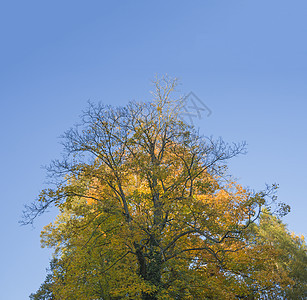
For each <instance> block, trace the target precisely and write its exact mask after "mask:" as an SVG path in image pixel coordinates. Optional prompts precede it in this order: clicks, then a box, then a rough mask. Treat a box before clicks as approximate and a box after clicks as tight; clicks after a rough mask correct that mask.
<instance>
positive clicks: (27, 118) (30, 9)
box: [0, 0, 307, 300]
mask: <svg viewBox="0 0 307 300" xmlns="http://www.w3.org/2000/svg"><path fill="white" fill-rule="evenodd" d="M306 36H307V1H306V0H302V1H299V0H292V1H282V0H278V1H277V0H276V1H275V0H270V1H267V0H257V1H247V0H241V1H240V0H233V1H229V0H224V1H223V0H220V1H213V0H211V1H207V0H206V1H204V0H199V1H76V0H74V1H69V0H67V1H57V0H54V1H31V0H29V1H14V0H11V1H0V43H1V47H0V103H1V118H0V128H1V132H0V141H1V147H0V165H1V173H0V185H1V208H2V213H1V218H0V222H1V224H0V225H1V226H0V230H1V235H0V236H1V247H0V259H1V271H0V291H1V292H0V299H5V300H23V299H28V296H29V294H30V293H31V292H35V291H36V290H37V289H38V287H39V285H40V284H41V283H42V282H43V280H44V278H45V274H46V273H45V268H46V267H48V263H49V259H50V257H51V251H50V250H48V249H41V248H40V237H39V234H40V231H41V229H42V227H43V226H44V225H46V224H48V223H49V222H51V221H52V220H53V218H54V216H55V212H51V213H50V214H46V215H44V216H42V217H40V218H39V219H37V220H36V222H35V224H34V226H35V227H34V228H32V227H31V226H26V227H23V226H20V225H19V224H18V220H20V217H21V213H22V209H23V205H24V204H26V203H30V202H31V201H33V200H34V199H35V198H36V196H37V195H38V193H39V191H40V190H41V189H42V188H43V187H45V185H44V181H45V179H46V178H45V171H44V170H43V169H41V166H42V165H46V164H48V163H49V162H50V160H51V159H56V158H60V155H61V151H62V150H61V146H60V145H59V139H58V137H59V136H60V135H61V134H62V133H63V132H64V131H65V130H67V129H68V128H70V127H71V126H72V125H73V124H74V123H76V122H77V121H78V118H79V115H80V113H81V111H82V109H85V108H86V107H87V101H88V100H89V99H90V100H92V101H93V102H98V101H101V102H102V103H105V104H113V105H125V104H127V102H128V101H129V100H150V99H151V95H150V93H149V91H150V90H151V89H152V86H151V80H152V79H153V78H154V76H155V74H158V75H163V74H169V75H170V76H172V77H178V78H179V79H180V81H181V83H182V84H181V85H180V86H179V90H180V91H179V92H180V93H182V94H188V93H189V92H190V91H193V92H194V93H195V94H196V95H197V96H198V97H199V98H200V99H201V100H202V102H203V103H205V105H207V106H208V107H209V108H210V110H211V111H212V114H211V115H210V116H209V117H208V116H206V115H202V117H201V119H199V120H196V119H195V120H194V121H195V125H196V126H197V127H198V128H199V129H200V132H201V133H202V134H204V135H206V136H210V135H213V136H214V137H219V136H221V137H223V139H224V140H225V141H228V142H230V143H231V142H240V141H246V142H247V143H248V154H247V155H244V156H240V157H237V158H234V159H233V160H232V162H231V163H230V173H232V174H233V175H234V176H235V177H236V178H238V180H239V182H240V183H242V184H243V185H244V186H248V187H250V188H254V189H261V188H263V187H264V185H265V183H275V182H276V183H279V185H280V189H279V192H278V195H279V200H280V201H284V202H286V203H288V204H289V205H290V206H291V207H292V211H291V213H290V214H289V215H288V216H287V217H286V218H285V219H284V221H285V222H286V223H288V227H289V229H290V230H293V231H295V232H296V233H298V234H299V233H301V234H306V221H305V219H306V209H307V205H306V203H307V202H306V200H307V199H306V198H307V196H306V195H307V193H306V186H307V175H306V170H307V159H306V154H307V153H306V149H307V139H306V138H307V134H306V132H307V121H306V113H307V85H306V83H307V60H306V57H307V39H306Z"/></svg>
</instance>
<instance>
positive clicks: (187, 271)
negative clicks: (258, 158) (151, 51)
mask: <svg viewBox="0 0 307 300" xmlns="http://www.w3.org/2000/svg"><path fill="white" fill-rule="evenodd" d="M175 87H176V80H169V79H167V78H163V79H161V80H157V81H155V91H154V93H153V100H152V101H149V102H144V103H139V102H130V103H129V104H128V105H127V106H125V107H112V106H104V105H101V104H98V105H95V104H90V105H89V108H88V109H87V110H86V111H85V112H83V115H82V117H81V121H80V123H79V124H78V125H76V126H75V127H73V128H72V129H70V130H68V131H67V132H65V134H64V135H63V137H62V144H63V146H64V150H65V154H64V156H63V159H61V160H56V161H53V162H52V164H51V165H50V166H49V167H48V174H49V176H50V181H51V182H52V184H53V186H50V187H49V188H47V189H44V190H42V192H41V194H40V195H39V197H38V199H37V201H35V202H34V203H33V204H32V205H30V206H28V207H27V210H26V211H25V222H32V221H33V219H34V218H35V217H36V216H38V215H40V214H41V213H43V212H44V211H45V210H46V209H47V208H48V207H50V206H51V205H55V206H56V207H58V209H59V215H58V217H57V219H56V220H55V221H54V222H53V223H51V224H49V225H47V226H46V227H45V228H44V230H43V231H42V234H41V237H42V246H43V247H53V248H54V249H55V253H54V256H55V258H56V260H55V261H54V263H53V266H52V268H51V273H50V274H49V275H48V276H49V277H47V282H46V284H47V287H48V290H47V292H48V291H49V290H50V291H51V294H50V293H49V294H48V293H47V294H48V295H49V296H48V297H49V298H48V297H47V296H44V297H46V298H43V296H42V297H41V298H39V295H38V294H37V295H38V296H37V295H36V297H37V298H33V299H146V300H147V299H154V300H156V299H257V298H261V297H262V298H265V297H266V298H267V299H278V297H281V299H282V297H283V296H284V293H286V292H287V291H288V292H290V290H293V289H292V287H295V286H296V282H300V283H299V286H298V287H297V289H296V290H295V291H296V292H297V293H298V294H302V291H303V290H304V287H303V283H302V282H303V279H302V276H301V275H300V272H301V269H302V268H305V266H304V265H303V266H301V265H300V264H297V263H295V262H294V258H293V257H292V253H293V255H294V256H295V257H300V261H301V262H302V263H303V262H304V263H306V252H305V251H306V247H305V244H304V241H303V240H302V239H300V238H298V237H294V236H291V235H290V234H289V233H288V232H287V230H286V228H285V227H283V225H281V224H282V223H278V222H279V221H277V220H278V219H276V218H275V217H273V216H272V213H271V212H269V210H266V211H264V208H265V207H266V208H267V209H271V210H273V209H275V208H276V207H275V206H276V203H277V202H276V197H275V190H276V188H277V186H276V185H272V186H266V188H265V189H264V190H262V191H258V192H254V191H251V190H248V189H246V188H244V187H242V186H241V185H239V184H238V183H237V182H236V181H235V180H233V179H232V177H231V176H230V175H229V174H228V173H227V161H228V160H229V159H231V158H232V157H234V156H237V155H239V154H240V153H244V152H245V143H240V144H232V145H228V144H226V143H225V142H224V141H223V140H222V139H217V140H214V139H213V138H205V137H203V136H201V135H200V134H199V133H198V132H197V131H196V130H195V128H193V127H192V126H189V125H188V124H186V123H185V122H184V121H182V120H181V119H180V118H179V115H178V105H177V104H178V103H180V99H174V98H173V94H172V93H173V91H174V89H175ZM178 101H179V102H178ZM277 207H278V209H277V210H276V209H275V213H277V214H279V215H284V214H286V213H287V212H288V211H289V207H288V206H287V205H285V204H280V203H279V205H277ZM265 216H268V217H265ZM273 229H274V230H276V231H278V233H279V234H280V240H279V237H276V238H275V237H274V238H272V237H271V233H272V230H273ZM282 236H283V237H282ZM285 247H289V250H290V251H291V254H285V253H284V252H283V251H284V249H285ZM287 249H288V248H287ZM294 253H295V254H294ZM283 255H284V256H283ZM304 270H306V269H304ZM291 272H292V273H291ZM304 272H306V271H304ZM297 278H299V280H298V281H297ZM42 290H44V286H42ZM293 291H294V290H293ZM295 291H294V292H295ZM40 293H41V294H42V295H43V294H44V293H43V292H42V291H40ZM31 297H35V295H32V296H31ZM298 299H299V298H298Z"/></svg>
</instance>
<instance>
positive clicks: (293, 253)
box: [254, 210, 307, 300]
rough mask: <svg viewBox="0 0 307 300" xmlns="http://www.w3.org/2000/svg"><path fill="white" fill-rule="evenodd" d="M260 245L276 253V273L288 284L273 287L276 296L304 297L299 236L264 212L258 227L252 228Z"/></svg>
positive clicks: (306, 257) (306, 255)
mask: <svg viewBox="0 0 307 300" xmlns="http://www.w3.org/2000/svg"><path fill="white" fill-rule="evenodd" d="M254 231H255V235H256V237H257V239H258V243H259V244H266V245H267V246H269V247H271V248H273V249H274V252H275V253H276V254H277V256H276V259H275V260H274V263H275V267H276V270H277V271H278V272H279V273H281V272H283V273H286V274H287V276H288V277H289V278H290V281H291V282H290V284H288V285H287V286H286V287H285V288H284V289H281V287H280V286H278V285H276V287H275V288H276V290H275V293H276V294H277V295H279V296H280V297H281V298H282V299H297V300H299V299H302V300H303V299H306V298H307V247H306V243H305V240H304V236H302V237H299V236H297V235H295V234H294V233H290V232H289V231H288V230H287V227H286V225H285V224H283V223H282V221H281V220H280V219H279V218H277V217H276V216H273V215H272V214H270V213H269V211H267V210H264V213H263V214H262V215H261V217H260V223H259V226H254Z"/></svg>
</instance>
